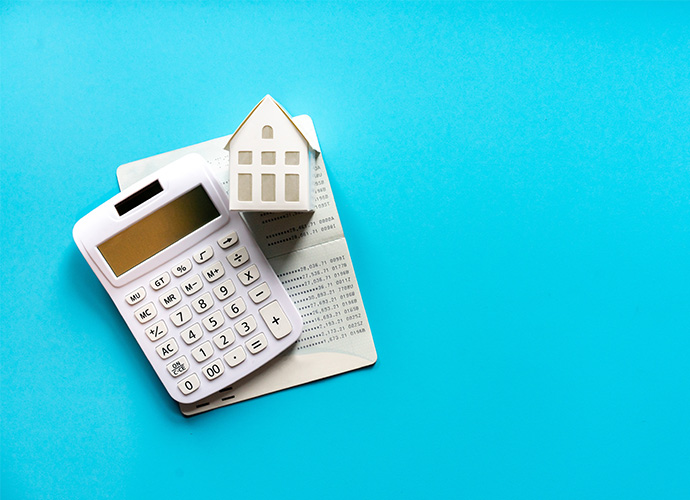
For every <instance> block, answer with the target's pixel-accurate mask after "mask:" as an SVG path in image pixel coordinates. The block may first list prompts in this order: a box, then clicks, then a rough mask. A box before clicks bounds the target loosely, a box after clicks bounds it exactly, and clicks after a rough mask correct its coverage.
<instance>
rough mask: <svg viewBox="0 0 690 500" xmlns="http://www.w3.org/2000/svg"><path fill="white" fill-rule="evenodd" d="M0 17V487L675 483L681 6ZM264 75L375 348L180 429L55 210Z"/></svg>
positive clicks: (183, 6) (688, 79)
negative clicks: (336, 224) (336, 231)
mask: <svg viewBox="0 0 690 500" xmlns="http://www.w3.org/2000/svg"><path fill="white" fill-rule="evenodd" d="M0 15H1V28H2V29H1V33H0V37H1V38H0V40H1V49H0V50H1V51H2V52H1V75H0V77H1V85H0V96H1V103H0V105H1V108H0V113H1V127H2V128H1V137H0V159H1V167H2V177H1V182H2V184H1V185H2V193H1V200H0V201H1V210H2V212H1V214H2V215H1V220H2V232H1V235H0V238H1V241H2V262H3V272H2V287H1V294H2V297H1V299H2V300H1V301H0V307H2V318H3V320H4V328H3V334H2V337H3V340H2V343H1V344H0V345H1V349H2V356H1V358H0V366H1V367H2V368H1V372H2V397H1V401H2V423H1V428H2V429H1V431H2V446H1V453H2V478H1V495H0V496H2V498H3V499H8V500H10V499H12V500H14V499H43V498H46V499H48V498H50V499H63V498H64V499H81V498H85V499H86V498H88V499H93V498H117V499H121V498H127V499H132V498H206V499H218V498H305V499H306V498H386V497H390V498H429V497H454V498H478V499H479V498H520V499H522V498H524V499H534V498H558V499H565V498H568V499H582V498H607V499H611V498H625V499H637V498H639V499H648V498H655V499H656V498H678V499H680V498H689V497H690V308H689V305H690V290H689V287H690V259H689V258H688V253H689V251H690V231H689V228H690V176H689V174H690V138H689V137H690V135H689V134H690V5H688V4H640V3H635V4H589V3H586V4H567V3H565V4H564V3H558V4H532V3H530V4H503V3H501V4H483V3H480V4H456V3H450V2H447V3H446V2H444V3H426V2H402V3H397V2H382V3H368V2H367V3H335V2H334V3H330V2H329V3H322V2H317V3H283V2H276V3H255V2H249V3H227V2H219V3H212V2H205V3H199V4H196V3H180V2H165V3H156V2H136V3H88V4H86V3H77V2H68V3H38V2H36V3H33V2H32V3H16V2H4V3H3V4H2V6H0ZM266 93H270V94H271V95H273V96H274V97H275V98H276V99H277V100H278V101H279V102H281V103H282V104H283V105H284V106H285V107H286V108H287V109H288V110H289V111H290V112H291V113H293V114H302V113H307V114H309V115H311V116H312V118H313V120H314V123H315V125H316V129H317V131H318V134H319V138H320V142H321V146H322V149H323V153H324V158H325V161H326V165H327V167H328V168H329V173H330V177H331V181H332V184H333V190H334V193H335V197H336V200H337V202H338V206H339V209H340V215H341V217H342V222H343V226H344V228H345V233H346V236H347V238H348V242H349V245H350V250H351V253H352V259H353V261H354V264H355V268H356V270H357V275H358V278H359V284H360V286H361V289H362V293H363V296H364V300H365V304H366V307H367V312H368V314H369V320H370V323H371V328H372V331H373V335H374V340H375V342H376V346H377V350H378V354H379V361H378V363H377V364H376V365H375V366H374V367H372V368H370V369H365V370H360V371H358V372H353V373H349V374H346V375H343V376H340V377H336V378H332V379H329V380H325V381H322V382H318V383H314V384H311V385H307V386H303V387H299V388H296V389H291V390H289V391H284V392H282V393H278V394H274V395H271V396H267V397H263V398H260V399H257V400H254V401H250V402H246V403H242V404H239V405H236V406H232V407H228V408H225V409H221V410H217V411H213V412H210V413H208V414H204V415H201V416H198V417H195V418H191V419H187V418H184V417H182V416H181V415H180V414H179V413H178V411H177V407H176V405H175V404H173V402H172V401H171V400H170V399H169V398H168V397H167V395H166V394H165V393H164V390H163V388H162V386H160V384H159V383H158V382H157V381H156V380H155V379H154V378H153V374H152V372H151V370H150V368H149V366H148V364H147V362H146V360H145V359H144V357H143V356H142V355H141V354H140V352H139V349H138V347H137V345H136V343H135V341H134V340H133V338H132V337H131V335H130V334H129V333H128V331H127V329H126V327H125V325H124V323H123V322H122V320H121V319H120V318H119V316H118V314H117V312H116V310H115V308H114V306H113V305H112V304H111V302H110V301H109V299H108V296H107V295H106V293H105V292H104V291H103V290H102V289H101V288H100V285H99V284H98V282H97V280H96V278H95V277H94V276H93V275H92V274H91V271H90V270H89V268H88V267H87V265H86V264H85V262H84V261H83V259H82V258H81V256H80V255H79V253H78V251H77V248H76V246H75V245H74V244H73V242H72V238H71V231H72V226H73V225H74V223H75V222H76V221H77V219H78V218H79V217H81V216H82V215H84V214H85V213H87V212H88V211H89V210H90V209H92V208H94V207H95V206H97V205H98V204H100V203H102V202H103V201H105V200H106V199H108V198H109V197H111V196H113V195H114V194H115V193H116V192H117V184H116V179H115V168H116V167H117V166H118V165H120V164H122V163H125V162H129V161H133V160H136V159H139V158H143V157H146V156H150V155H153V154H156V153H160V152H164V151H168V150H171V149H175V148H179V147H182V146H186V145H189V144H193V143H196V142H200V141H203V140H207V139H211V138H214V137H218V136H222V135H225V134H228V133H231V132H232V131H233V130H234V128H235V127H236V126H237V125H238V124H239V123H240V122H241V120H242V119H243V118H244V116H245V115H246V113H247V112H248V111H249V110H250V109H251V108H252V107H253V106H254V105H255V104H256V103H257V102H258V100H259V99H261V97H263V96H264V95H265V94H266Z"/></svg>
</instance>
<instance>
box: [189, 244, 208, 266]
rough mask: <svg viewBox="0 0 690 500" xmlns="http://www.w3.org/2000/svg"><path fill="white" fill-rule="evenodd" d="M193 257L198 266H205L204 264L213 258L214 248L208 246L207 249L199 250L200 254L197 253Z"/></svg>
mask: <svg viewBox="0 0 690 500" xmlns="http://www.w3.org/2000/svg"><path fill="white" fill-rule="evenodd" d="M192 257H194V260H195V261H196V263H197V264H203V263H204V262H208V261H209V260H211V259H212V258H213V248H211V247H210V246H207V247H206V248H204V249H202V250H199V251H198V252H195V253H194V255H192Z"/></svg>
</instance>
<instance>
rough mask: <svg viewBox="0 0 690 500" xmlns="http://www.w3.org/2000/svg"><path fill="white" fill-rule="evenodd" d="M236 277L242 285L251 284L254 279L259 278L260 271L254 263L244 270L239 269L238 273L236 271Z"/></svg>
mask: <svg viewBox="0 0 690 500" xmlns="http://www.w3.org/2000/svg"><path fill="white" fill-rule="evenodd" d="M237 278H238V279H239V280H240V283H242V284H243V285H244V286H247V285H251V284H252V283H254V282H255V281H256V280H258V279H259V278H261V273H260V272H259V268H258V267H256V265H252V266H249V267H248V268H247V269H245V270H244V271H240V272H239V273H237Z"/></svg>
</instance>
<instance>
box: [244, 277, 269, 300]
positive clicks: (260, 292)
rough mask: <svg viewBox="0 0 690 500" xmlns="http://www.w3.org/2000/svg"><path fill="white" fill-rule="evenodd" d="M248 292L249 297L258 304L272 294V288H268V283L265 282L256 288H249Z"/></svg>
mask: <svg viewBox="0 0 690 500" xmlns="http://www.w3.org/2000/svg"><path fill="white" fill-rule="evenodd" d="M248 294H249V298H250V299H252V302H254V303H255V304H258V303H260V302H263V301H264V300H266V299H267V298H269V297H270V296H271V289H270V288H268V284H267V283H266V282H263V283H261V284H260V285H259V286H257V287H256V288H252V289H251V290H249V292H248Z"/></svg>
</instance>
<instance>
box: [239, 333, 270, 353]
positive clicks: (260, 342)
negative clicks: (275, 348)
mask: <svg viewBox="0 0 690 500" xmlns="http://www.w3.org/2000/svg"><path fill="white" fill-rule="evenodd" d="M244 345H246V346H247V350H248V351H249V352H251V353H252V354H256V353H259V352H261V351H263V350H264V349H266V346H267V345H268V342H266V335H264V334H263V333H260V334H259V335H257V336H255V337H252V338H250V339H249V340H247V341H246V342H245V343H244Z"/></svg>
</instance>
